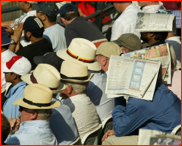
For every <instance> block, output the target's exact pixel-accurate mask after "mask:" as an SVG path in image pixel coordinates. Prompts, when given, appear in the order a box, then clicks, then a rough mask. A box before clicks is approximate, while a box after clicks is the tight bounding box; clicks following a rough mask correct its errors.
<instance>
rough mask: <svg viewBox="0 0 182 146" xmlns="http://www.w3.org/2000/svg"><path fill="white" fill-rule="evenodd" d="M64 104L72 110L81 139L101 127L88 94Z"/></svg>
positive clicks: (70, 99)
mask: <svg viewBox="0 0 182 146" xmlns="http://www.w3.org/2000/svg"><path fill="white" fill-rule="evenodd" d="M62 102H63V104H65V105H67V106H68V107H69V108H70V109H71V111H72V116H73V117H74V119H75V121H76V125H77V127H78V131H79V134H80V137H81V139H82V138H83V137H84V135H85V134H88V133H90V132H93V131H94V130H95V129H97V128H98V127H99V118H98V115H97V111H96V108H95V106H94V104H93V103H92V102H91V101H90V98H89V97H88V96H86V94H79V95H75V96H72V97H70V98H67V99H65V100H63V101H62Z"/></svg>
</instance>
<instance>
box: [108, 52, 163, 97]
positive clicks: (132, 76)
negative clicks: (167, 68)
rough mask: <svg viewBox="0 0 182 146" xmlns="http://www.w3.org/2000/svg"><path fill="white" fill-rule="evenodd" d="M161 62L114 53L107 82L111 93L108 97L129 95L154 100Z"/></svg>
mask: <svg viewBox="0 0 182 146" xmlns="http://www.w3.org/2000/svg"><path fill="white" fill-rule="evenodd" d="M160 64H161V63H160V62H159V61H152V60H150V61H149V60H144V59H133V58H129V57H122V56H114V55H112V56H111V58H110V61H109V69H108V74H107V83H106V93H107V94H111V95H109V96H108V98H109V97H110V98H112V97H114V95H128V96H131V97H136V98H142V99H145V100H152V99H153V93H154V90H155V86H156V81H157V76H158V72H159V68H160ZM113 94H114V95H113ZM112 95H113V96H112Z"/></svg>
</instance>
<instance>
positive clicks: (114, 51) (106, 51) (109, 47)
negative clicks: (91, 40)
mask: <svg viewBox="0 0 182 146" xmlns="http://www.w3.org/2000/svg"><path fill="white" fill-rule="evenodd" d="M121 53H122V50H121V48H120V47H119V46H118V45H117V44H115V43H113V42H104V43H102V44H101V45H100V46H99V47H98V48H97V51H96V55H103V56H106V57H108V58H110V57H111V55H118V56H120V55H121Z"/></svg>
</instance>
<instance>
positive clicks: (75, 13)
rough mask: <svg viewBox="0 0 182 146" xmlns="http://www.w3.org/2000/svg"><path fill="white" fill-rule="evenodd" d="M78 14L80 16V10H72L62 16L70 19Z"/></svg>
mask: <svg viewBox="0 0 182 146" xmlns="http://www.w3.org/2000/svg"><path fill="white" fill-rule="evenodd" d="M78 16H80V15H79V13H78V11H70V12H67V13H65V14H63V15H62V16H61V17H63V18H64V19H65V20H67V21H69V20H72V19H73V18H76V17H78Z"/></svg>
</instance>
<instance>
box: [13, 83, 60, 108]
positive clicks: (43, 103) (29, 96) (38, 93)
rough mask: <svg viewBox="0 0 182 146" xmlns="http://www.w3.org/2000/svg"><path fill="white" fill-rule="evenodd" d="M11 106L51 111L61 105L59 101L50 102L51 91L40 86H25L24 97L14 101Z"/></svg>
mask: <svg viewBox="0 0 182 146" xmlns="http://www.w3.org/2000/svg"><path fill="white" fill-rule="evenodd" d="M13 104H14V105H20V106H22V107H25V108H27V109H52V108H56V107H59V106H60V105H61V103H60V102H59V101H52V92H51V90H50V89H49V88H48V87H46V86H45V85H41V84H32V85H28V86H26V87H25V91H24V97H23V98H20V99H18V100H16V101H15V102H14V103H13Z"/></svg>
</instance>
